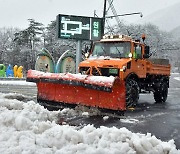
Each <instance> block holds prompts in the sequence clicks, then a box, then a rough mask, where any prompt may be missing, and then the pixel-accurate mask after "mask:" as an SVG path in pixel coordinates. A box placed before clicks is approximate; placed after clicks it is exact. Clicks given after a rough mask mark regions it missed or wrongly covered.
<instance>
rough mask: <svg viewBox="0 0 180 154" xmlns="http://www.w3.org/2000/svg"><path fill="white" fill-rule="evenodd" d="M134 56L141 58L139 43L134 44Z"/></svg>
mask: <svg viewBox="0 0 180 154" xmlns="http://www.w3.org/2000/svg"><path fill="white" fill-rule="evenodd" d="M135 52H136V58H137V59H140V58H142V47H141V46H140V45H137V46H135Z"/></svg>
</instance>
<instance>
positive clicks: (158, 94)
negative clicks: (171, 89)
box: [154, 81, 168, 103]
mask: <svg viewBox="0 0 180 154" xmlns="http://www.w3.org/2000/svg"><path fill="white" fill-rule="evenodd" d="M167 95H168V84H167V82H166V81H161V83H160V86H159V87H158V88H156V89H155V91H154V100H155V101H156V103H163V102H165V101H166V100H167Z"/></svg>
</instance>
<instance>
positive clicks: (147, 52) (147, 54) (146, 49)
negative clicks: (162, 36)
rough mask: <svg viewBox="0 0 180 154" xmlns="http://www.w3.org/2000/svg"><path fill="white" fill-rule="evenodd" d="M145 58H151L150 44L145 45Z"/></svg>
mask: <svg viewBox="0 0 180 154" xmlns="http://www.w3.org/2000/svg"><path fill="white" fill-rule="evenodd" d="M143 57H144V58H149V57H150V55H149V46H145V50H144V56H143Z"/></svg>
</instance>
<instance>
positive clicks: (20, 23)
mask: <svg viewBox="0 0 180 154" xmlns="http://www.w3.org/2000/svg"><path fill="white" fill-rule="evenodd" d="M103 2H104V0H0V27H19V28H27V26H28V22H27V19H30V18H33V19H35V20H36V21H38V22H41V23H43V24H44V25H45V26H46V25H47V24H49V23H50V21H52V20H55V19H56V15H58V14H73V15H81V16H93V12H94V10H97V14H98V15H99V17H102V10H103ZM178 2H179V3H180V0H114V6H115V8H116V11H117V13H118V14H123V13H131V12H142V13H143V15H144V16H147V15H148V14H151V13H152V12H154V11H157V10H159V9H162V8H166V7H168V6H171V5H173V4H175V3H178ZM138 18H140V17H139V16H137V15H136V16H133V17H126V20H127V21H128V22H132V21H136V20H138Z"/></svg>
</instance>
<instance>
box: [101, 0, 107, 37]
mask: <svg viewBox="0 0 180 154" xmlns="http://www.w3.org/2000/svg"><path fill="white" fill-rule="evenodd" d="M106 3H107V0H104V11H103V30H102V36H103V35H104V29H105V21H106Z"/></svg>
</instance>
